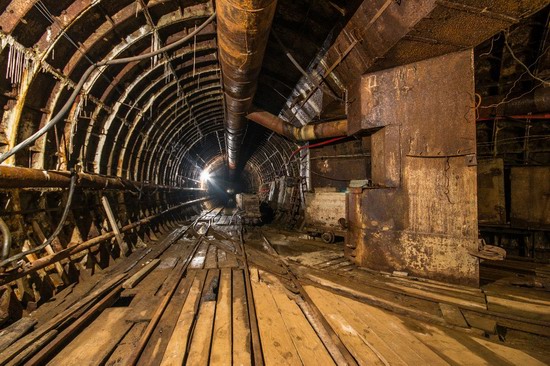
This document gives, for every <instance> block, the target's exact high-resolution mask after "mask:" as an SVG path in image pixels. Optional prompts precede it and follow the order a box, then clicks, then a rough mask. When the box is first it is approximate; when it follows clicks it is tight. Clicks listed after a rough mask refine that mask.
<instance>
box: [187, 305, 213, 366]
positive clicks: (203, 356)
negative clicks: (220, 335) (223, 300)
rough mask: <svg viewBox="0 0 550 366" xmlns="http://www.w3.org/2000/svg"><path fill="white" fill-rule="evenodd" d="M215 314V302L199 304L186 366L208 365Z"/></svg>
mask: <svg viewBox="0 0 550 366" xmlns="http://www.w3.org/2000/svg"><path fill="white" fill-rule="evenodd" d="M215 312H216V302H215V301H205V302H203V303H202V304H201V306H200V309H199V317H198V319H197V324H196V326H195V331H194V332H193V338H192V341H191V347H190V349H189V356H188V358H187V364H188V365H197V366H202V365H208V359H209V356H210V343H211V340H212V326H213V324H214V314H215Z"/></svg>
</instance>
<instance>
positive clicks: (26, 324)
mask: <svg viewBox="0 0 550 366" xmlns="http://www.w3.org/2000/svg"><path fill="white" fill-rule="evenodd" d="M36 323H38V322H37V321H36V320H35V319H33V318H30V317H28V316H27V317H24V318H21V319H19V320H18V321H16V322H15V323H13V324H12V325H10V326H8V327H6V328H5V329H3V330H2V331H1V332H0V351H3V350H5V349H6V348H8V347H9V346H10V345H12V344H13V343H14V342H16V341H17V340H18V339H19V338H21V337H23V336H24V335H25V334H27V333H28V332H30V331H31V329H32V328H34V326H35V325H36Z"/></svg>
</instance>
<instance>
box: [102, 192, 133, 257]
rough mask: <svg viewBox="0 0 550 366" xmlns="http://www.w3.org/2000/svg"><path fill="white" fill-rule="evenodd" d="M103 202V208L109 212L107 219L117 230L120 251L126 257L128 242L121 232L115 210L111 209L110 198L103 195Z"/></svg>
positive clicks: (116, 235) (114, 229) (115, 230)
mask: <svg viewBox="0 0 550 366" xmlns="http://www.w3.org/2000/svg"><path fill="white" fill-rule="evenodd" d="M101 203H102V204H103V208H104V209H105V213H106V214H107V219H109V223H110V224H111V228H112V229H113V231H114V232H115V238H116V241H117V243H118V246H119V248H120V252H121V253H122V255H124V256H125V257H126V256H127V255H128V252H129V248H128V244H126V242H125V241H124V237H123V236H122V233H121V232H120V228H119V227H118V224H117V222H116V218H115V215H114V213H113V210H112V209H111V205H110V204H109V199H107V197H105V196H102V197H101Z"/></svg>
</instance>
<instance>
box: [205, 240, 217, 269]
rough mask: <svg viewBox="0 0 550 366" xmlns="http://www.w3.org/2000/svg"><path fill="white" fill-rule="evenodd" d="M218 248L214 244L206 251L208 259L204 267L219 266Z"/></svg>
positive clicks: (212, 267)
mask: <svg viewBox="0 0 550 366" xmlns="http://www.w3.org/2000/svg"><path fill="white" fill-rule="evenodd" d="M217 251H218V248H216V247H215V246H214V245H210V247H208V252H207V253H206V259H205V261H204V268H206V269H214V268H218V252H217Z"/></svg>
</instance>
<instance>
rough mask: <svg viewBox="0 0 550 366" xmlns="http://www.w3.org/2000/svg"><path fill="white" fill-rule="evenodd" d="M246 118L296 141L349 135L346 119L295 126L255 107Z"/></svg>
mask: <svg viewBox="0 0 550 366" xmlns="http://www.w3.org/2000/svg"><path fill="white" fill-rule="evenodd" d="M246 118H248V119H249V120H251V121H253V122H256V123H257V124H259V125H262V126H264V127H265V128H267V129H269V130H271V131H274V132H275V133H278V134H279V135H282V136H285V137H287V138H289V139H291V140H294V141H312V140H318V139H324V138H331V137H343V136H347V132H348V121H347V120H345V119H344V120H338V121H332V122H322V123H317V124H310V125H305V126H302V127H295V126H293V125H292V124H290V123H288V122H286V121H284V120H282V119H281V118H279V117H277V116H275V115H273V114H271V113H269V112H267V111H262V110H259V109H254V110H253V111H252V112H251V113H249V114H248V115H247V116H246Z"/></svg>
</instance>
